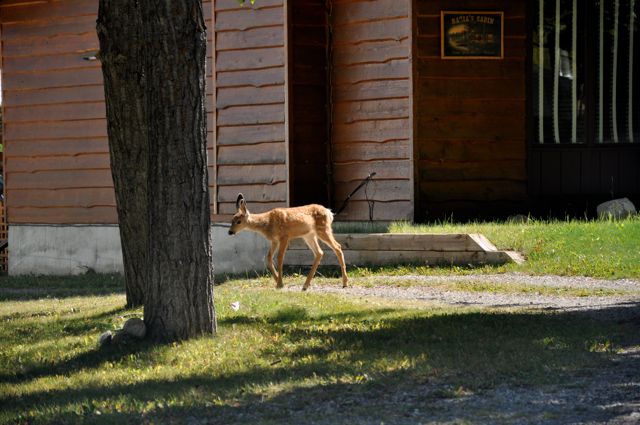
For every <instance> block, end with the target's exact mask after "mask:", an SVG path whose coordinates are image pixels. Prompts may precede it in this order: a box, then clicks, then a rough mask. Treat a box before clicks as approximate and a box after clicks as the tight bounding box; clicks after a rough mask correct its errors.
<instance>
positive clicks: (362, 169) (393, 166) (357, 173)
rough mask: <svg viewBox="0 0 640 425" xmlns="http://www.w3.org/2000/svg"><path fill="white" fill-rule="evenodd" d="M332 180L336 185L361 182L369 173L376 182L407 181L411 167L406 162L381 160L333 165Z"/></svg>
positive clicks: (411, 170) (411, 171)
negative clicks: (373, 175) (374, 174)
mask: <svg viewBox="0 0 640 425" xmlns="http://www.w3.org/2000/svg"><path fill="white" fill-rule="evenodd" d="M333 168H334V170H333V173H334V174H333V175H334V177H333V179H334V182H336V183H343V182H355V181H361V180H362V179H364V178H365V177H367V176H368V175H369V174H370V173H372V172H375V173H376V177H375V179H376V180H385V179H409V178H410V175H411V173H413V167H412V166H411V163H410V162H409V161H407V160H383V161H367V162H349V163H341V164H334V167H333Z"/></svg>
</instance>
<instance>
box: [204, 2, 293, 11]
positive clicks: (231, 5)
mask: <svg viewBox="0 0 640 425" xmlns="http://www.w3.org/2000/svg"><path fill="white" fill-rule="evenodd" d="M282 1H283V0H260V1H257V2H255V3H253V4H251V2H249V1H247V2H245V3H244V4H241V3H239V2H238V0H215V10H216V11H217V12H219V11H226V10H245V9H264V8H266V7H272V6H278V5H282Z"/></svg>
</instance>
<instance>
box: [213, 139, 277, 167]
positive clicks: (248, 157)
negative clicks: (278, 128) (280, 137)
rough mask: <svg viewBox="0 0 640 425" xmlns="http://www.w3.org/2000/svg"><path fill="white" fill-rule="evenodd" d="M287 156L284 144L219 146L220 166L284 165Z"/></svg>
mask: <svg viewBox="0 0 640 425" xmlns="http://www.w3.org/2000/svg"><path fill="white" fill-rule="evenodd" d="M285 159H286V154H285V151H284V144H283V143H282V142H275V143H260V144H257V145H240V146H237V145H236V146H224V145H223V146H219V147H218V162H217V163H218V164H219V165H247V164H284V163H285Z"/></svg>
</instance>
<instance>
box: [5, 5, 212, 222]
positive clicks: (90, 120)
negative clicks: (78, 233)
mask: <svg viewBox="0 0 640 425" xmlns="http://www.w3.org/2000/svg"><path fill="white" fill-rule="evenodd" d="M204 6H205V18H206V21H207V26H208V27H211V17H212V10H211V3H210V2H209V1H206V0H205V1H204ZM97 12H98V1H97V0H65V1H53V0H50V1H33V2H25V1H19V0H10V1H3V2H2V3H0V23H1V25H2V28H1V32H2V77H3V78H2V83H3V84H2V91H3V93H2V94H3V96H2V100H3V105H2V106H3V118H4V143H5V146H4V150H5V187H6V204H7V218H8V221H9V223H10V224H11V223H51V224H64V223H73V224H91V223H104V224H112V223H117V214H116V209H115V196H114V191H113V181H112V179H111V171H110V165H109V149H108V142H107V126H106V113H105V106H104V91H103V87H102V71H101V69H100V62H99V61H97V60H86V59H85V57H89V56H92V55H95V53H96V52H97V51H98V48H99V45H98V38H97V35H96V30H95V26H96V18H97ZM208 56H209V57H208V62H209V65H210V64H211V49H210V52H209V54H208ZM208 69H209V70H211V66H209V67H208ZM208 75H209V78H211V73H210V71H209V74H208ZM209 86H210V87H209V88H208V96H207V99H208V102H207V108H208V110H209V111H211V110H212V91H211V85H209ZM212 118H213V114H212V112H209V121H210V122H211V121H212ZM210 128H211V127H210ZM209 144H210V146H212V145H213V132H212V131H210V132H209ZM210 171H212V168H210ZM211 182H213V180H211ZM211 184H212V183H211Z"/></svg>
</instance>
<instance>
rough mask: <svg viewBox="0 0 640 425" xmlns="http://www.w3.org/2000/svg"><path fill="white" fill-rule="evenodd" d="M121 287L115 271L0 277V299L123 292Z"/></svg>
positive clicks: (13, 299) (121, 281) (120, 279)
mask: <svg viewBox="0 0 640 425" xmlns="http://www.w3.org/2000/svg"><path fill="white" fill-rule="evenodd" d="M124 289H125V283H124V277H123V276H122V275H119V274H93V273H92V274H85V275H81V276H4V277H0V301H27V300H39V299H44V298H70V297H78V296H98V295H111V294H124Z"/></svg>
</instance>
